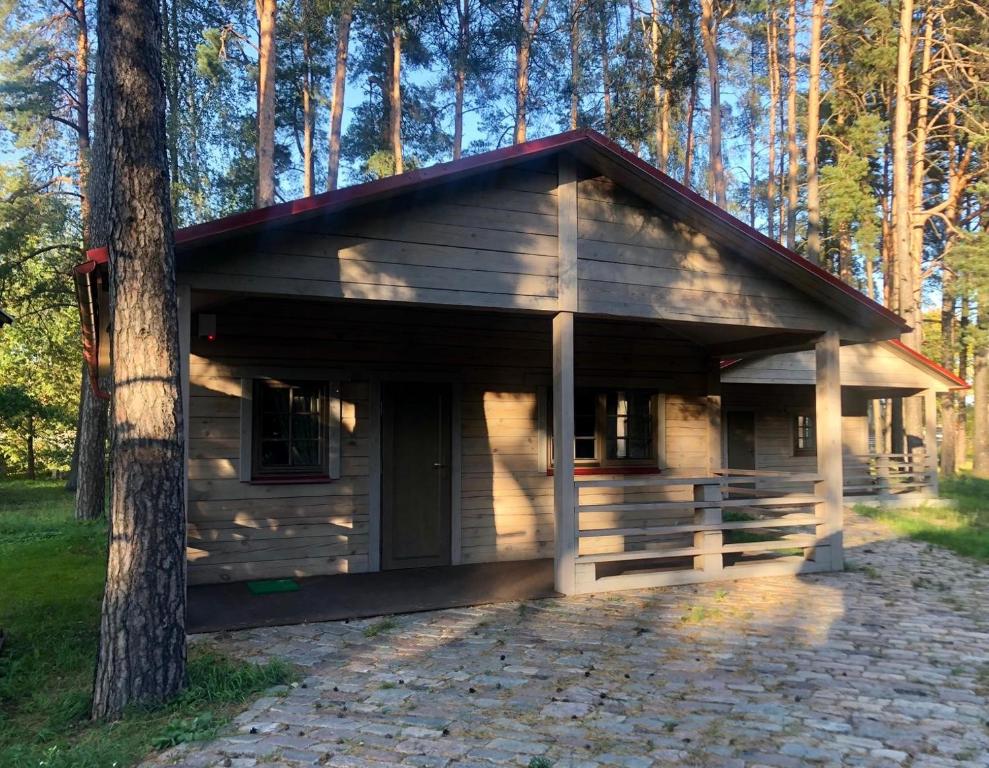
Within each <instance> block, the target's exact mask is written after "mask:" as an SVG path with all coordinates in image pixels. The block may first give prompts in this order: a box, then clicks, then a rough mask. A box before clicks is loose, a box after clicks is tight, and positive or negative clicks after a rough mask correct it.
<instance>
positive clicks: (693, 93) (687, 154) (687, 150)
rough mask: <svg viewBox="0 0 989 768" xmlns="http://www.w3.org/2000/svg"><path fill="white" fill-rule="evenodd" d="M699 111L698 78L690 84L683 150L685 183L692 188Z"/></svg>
mask: <svg viewBox="0 0 989 768" xmlns="http://www.w3.org/2000/svg"><path fill="white" fill-rule="evenodd" d="M696 109H697V77H696V75H695V76H694V79H693V82H691V84H690V95H689V96H688V97H687V143H686V146H685V147H684V149H683V183H684V186H687V187H692V186H693V185H692V183H691V182H692V181H693V179H692V167H693V163H694V112H695V111H696Z"/></svg>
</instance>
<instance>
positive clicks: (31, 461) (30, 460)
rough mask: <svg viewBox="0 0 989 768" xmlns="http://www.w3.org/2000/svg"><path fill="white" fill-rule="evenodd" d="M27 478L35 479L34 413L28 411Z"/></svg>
mask: <svg viewBox="0 0 989 768" xmlns="http://www.w3.org/2000/svg"><path fill="white" fill-rule="evenodd" d="M27 479H28V480H36V479H37V472H36V470H35V457H34V414H33V413H29V414H28V415H27Z"/></svg>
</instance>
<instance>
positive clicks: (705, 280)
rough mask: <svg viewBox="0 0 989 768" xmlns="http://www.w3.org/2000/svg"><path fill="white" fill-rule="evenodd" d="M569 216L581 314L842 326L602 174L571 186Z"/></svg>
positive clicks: (788, 326) (773, 325) (775, 325)
mask: <svg viewBox="0 0 989 768" xmlns="http://www.w3.org/2000/svg"><path fill="white" fill-rule="evenodd" d="M585 175H586V174H585ZM577 216H578V240H577V254H578V274H579V281H578V291H579V307H580V311H581V312H588V313H605V314H618V315H627V316H636V317H652V318H658V319H668V320H683V321H687V322H713V323H726V324H738V325H747V326H755V327H766V328H784V329H790V330H794V329H814V328H822V329H823V328H841V327H843V326H845V325H846V324H845V322H844V321H843V320H842V319H841V318H839V317H837V316H836V315H834V314H832V313H830V312H829V311H828V310H826V309H824V308H823V307H822V305H821V304H819V303H817V302H813V301H809V300H808V299H807V297H806V295H804V294H802V293H800V292H799V291H797V290H796V289H794V288H793V287H792V286H790V285H788V284H786V283H785V282H783V281H782V280H780V279H778V278H776V277H774V276H773V275H771V274H769V273H768V272H767V271H766V270H765V269H760V268H758V267H756V266H755V265H753V264H752V263H750V262H749V261H748V260H746V259H744V258H742V257H741V256H739V255H738V254H735V253H732V252H731V251H728V250H727V249H725V248H723V247H721V246H719V245H716V244H715V243H714V242H712V241H711V240H710V239H709V238H708V237H707V236H705V235H704V234H703V233H702V232H699V231H697V230H696V229H693V228H691V227H689V226H686V225H685V224H684V223H683V222H680V221H677V220H675V219H673V218H671V217H670V216H667V215H665V214H664V213H663V212H662V211H660V210H658V209H657V208H656V207H654V206H651V205H650V204H649V203H647V202H646V201H644V200H642V199H641V198H639V197H637V196H635V195H633V194H632V193H630V192H628V191H626V190H625V189H623V188H622V187H620V186H618V185H617V184H615V183H614V182H613V181H611V180H610V179H607V178H606V177H603V176H590V177H588V178H584V179H582V180H581V181H580V182H579V183H578V186H577Z"/></svg>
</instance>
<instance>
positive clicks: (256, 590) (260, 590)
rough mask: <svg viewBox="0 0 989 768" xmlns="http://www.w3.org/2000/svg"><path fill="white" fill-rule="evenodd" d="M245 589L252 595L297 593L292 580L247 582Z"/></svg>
mask: <svg viewBox="0 0 989 768" xmlns="http://www.w3.org/2000/svg"><path fill="white" fill-rule="evenodd" d="M247 588H248V589H249V590H251V594H252V595H272V594H274V593H276V592H298V591H299V585H298V584H297V583H296V582H295V581H294V580H292V579H268V580H267V581H249V582H247Z"/></svg>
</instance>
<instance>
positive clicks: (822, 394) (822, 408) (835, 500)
mask: <svg viewBox="0 0 989 768" xmlns="http://www.w3.org/2000/svg"><path fill="white" fill-rule="evenodd" d="M840 350H841V344H840V339H839V338H838V332H837V331H828V332H827V333H825V334H824V335H823V336H821V337H820V339H819V340H818V342H817V383H816V388H815V391H816V400H817V402H816V406H817V410H816V415H817V424H816V425H815V426H816V431H817V473H818V475H820V478H821V479H820V480H819V481H818V482H817V484H816V488H815V493H816V495H817V496H820V497H822V498H823V501H822V502H820V503H819V504H818V512H817V516H818V518H819V519H820V520H821V524H820V526H819V528H818V530H819V531H820V532H821V534H822V535H820V536H819V538H823V539H824V541H823V542H822V543H823V544H826V545H828V549H829V554H830V566H831V568H830V569H831V570H833V571H840V570H841V569H842V568H844V557H843V553H842V546H843V545H842V506H841V503H842V494H843V490H844V489H843V478H842V457H841V372H840V366H839V355H840Z"/></svg>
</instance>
